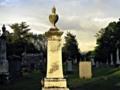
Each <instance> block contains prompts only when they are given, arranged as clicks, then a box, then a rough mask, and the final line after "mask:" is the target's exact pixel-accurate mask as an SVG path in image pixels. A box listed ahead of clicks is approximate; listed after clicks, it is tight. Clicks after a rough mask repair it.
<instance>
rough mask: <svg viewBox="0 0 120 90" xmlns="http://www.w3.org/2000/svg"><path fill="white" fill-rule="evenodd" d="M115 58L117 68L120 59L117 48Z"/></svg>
mask: <svg viewBox="0 0 120 90" xmlns="http://www.w3.org/2000/svg"><path fill="white" fill-rule="evenodd" d="M116 57H117V60H116V64H117V65H119V67H120V58H119V49H118V48H117V50H116Z"/></svg>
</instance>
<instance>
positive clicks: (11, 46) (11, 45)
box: [7, 22, 38, 56]
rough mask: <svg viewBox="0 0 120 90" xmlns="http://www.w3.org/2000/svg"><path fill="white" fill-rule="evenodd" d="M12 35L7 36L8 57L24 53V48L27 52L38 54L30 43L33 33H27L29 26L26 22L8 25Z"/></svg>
mask: <svg viewBox="0 0 120 90" xmlns="http://www.w3.org/2000/svg"><path fill="white" fill-rule="evenodd" d="M9 26H10V28H11V29H12V30H13V33H9V34H8V35H7V45H8V55H13V54H15V55H18V56H21V54H22V53H23V52H24V51H25V47H27V50H28V51H29V52H38V50H37V49H36V48H35V47H34V45H33V43H32V42H31V37H32V36H33V33H31V32H29V31H30V29H29V25H27V24H26V22H22V23H15V24H11V25H9Z"/></svg>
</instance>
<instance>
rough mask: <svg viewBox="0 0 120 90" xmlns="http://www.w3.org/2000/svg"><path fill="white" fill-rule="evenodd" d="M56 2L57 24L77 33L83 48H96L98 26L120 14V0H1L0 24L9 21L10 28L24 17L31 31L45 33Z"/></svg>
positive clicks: (105, 23) (117, 17)
mask: <svg viewBox="0 0 120 90" xmlns="http://www.w3.org/2000/svg"><path fill="white" fill-rule="evenodd" d="M53 5H55V7H56V9H57V14H58V15H59V21H58V23H57V27H58V28H59V29H60V30H62V31H64V32H65V33H66V32H67V31H70V32H72V33H73V34H75V35H76V38H77V40H78V42H79V47H80V49H81V51H88V50H93V49H94V47H95V46H96V38H95V34H96V33H97V32H98V30H100V29H101V28H104V27H106V26H107V25H108V23H109V22H112V21H118V19H119V18H120V0H0V27H2V24H6V27H7V29H9V30H10V28H9V27H8V25H9V24H12V23H21V22H22V21H24V22H27V24H29V25H30V28H31V31H32V32H34V33H38V34H40V33H44V32H45V31H48V30H49V28H50V25H51V24H50V22H49V19H48V16H49V14H50V13H51V8H52V6H53ZM10 31H11V30H10ZM64 35H65V34H64ZM63 41H64V40H63Z"/></svg>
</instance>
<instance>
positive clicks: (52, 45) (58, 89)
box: [42, 7, 69, 90]
mask: <svg viewBox="0 0 120 90" xmlns="http://www.w3.org/2000/svg"><path fill="white" fill-rule="evenodd" d="M49 20H50V22H51V23H52V26H51V28H50V29H49V31H47V32H45V35H46V37H47V75H46V78H45V79H44V87H43V88H42V90H69V89H68V88H67V82H66V79H64V76H63V68H62V51H61V35H62V34H63V32H62V31H60V30H59V29H58V28H57V27H56V25H55V24H56V22H57V21H58V15H57V14H56V8H55V7H53V8H52V13H51V14H50V15H49Z"/></svg>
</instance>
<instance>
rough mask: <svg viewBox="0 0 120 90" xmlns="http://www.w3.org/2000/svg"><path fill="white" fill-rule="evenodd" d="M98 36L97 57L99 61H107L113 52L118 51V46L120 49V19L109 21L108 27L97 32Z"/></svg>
mask: <svg viewBox="0 0 120 90" xmlns="http://www.w3.org/2000/svg"><path fill="white" fill-rule="evenodd" d="M96 38H97V47H96V49H95V52H96V55H95V57H96V59H97V60H99V61H102V62H106V60H107V59H109V58H110V54H111V53H113V54H115V53H116V48H119V49H120V43H119V42H120V21H118V22H111V23H109V25H108V26H107V27H106V28H103V29H101V30H100V31H99V32H98V33H97V34H96ZM114 58H115V57H114ZM114 60H115V59H114Z"/></svg>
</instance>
